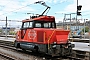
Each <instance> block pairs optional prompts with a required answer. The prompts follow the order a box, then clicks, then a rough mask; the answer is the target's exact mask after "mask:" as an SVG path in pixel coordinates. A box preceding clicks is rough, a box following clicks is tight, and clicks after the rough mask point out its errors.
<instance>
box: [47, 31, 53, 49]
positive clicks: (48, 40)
mask: <svg viewBox="0 0 90 60" xmlns="http://www.w3.org/2000/svg"><path fill="white" fill-rule="evenodd" d="M54 32H55V30H54V31H53V32H52V34H51V35H50V37H49V38H48V49H49V48H50V46H49V45H50V44H49V42H50V39H51V37H52V35H53V34H54Z"/></svg>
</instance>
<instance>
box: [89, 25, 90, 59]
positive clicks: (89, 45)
mask: <svg viewBox="0 0 90 60" xmlns="http://www.w3.org/2000/svg"><path fill="white" fill-rule="evenodd" d="M89 50H90V24H89ZM89 60H90V52H89Z"/></svg>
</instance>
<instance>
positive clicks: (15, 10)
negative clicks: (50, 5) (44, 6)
mask: <svg viewBox="0 0 90 60" xmlns="http://www.w3.org/2000/svg"><path fill="white" fill-rule="evenodd" d="M30 5H32V4H28V5H26V6H23V7H20V8H18V9H15V10H13V11H9V12H7V13H4V14H1V15H0V16H2V15H5V14H8V13H12V12H15V11H17V10H20V9H22V8H25V7H27V6H30Z"/></svg>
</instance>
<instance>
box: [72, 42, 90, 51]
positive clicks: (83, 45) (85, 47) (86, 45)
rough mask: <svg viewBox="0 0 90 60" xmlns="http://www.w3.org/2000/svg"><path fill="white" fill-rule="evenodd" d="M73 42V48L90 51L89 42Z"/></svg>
mask: <svg viewBox="0 0 90 60" xmlns="http://www.w3.org/2000/svg"><path fill="white" fill-rule="evenodd" d="M71 43H72V44H75V47H74V48H73V50H78V51H85V52H90V43H82V42H71Z"/></svg>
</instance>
